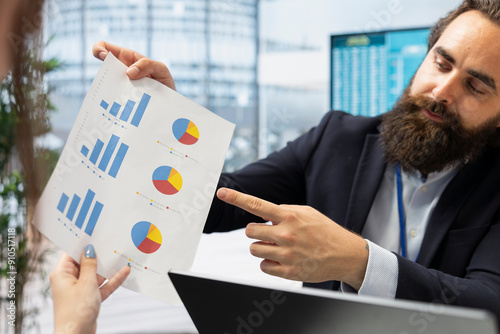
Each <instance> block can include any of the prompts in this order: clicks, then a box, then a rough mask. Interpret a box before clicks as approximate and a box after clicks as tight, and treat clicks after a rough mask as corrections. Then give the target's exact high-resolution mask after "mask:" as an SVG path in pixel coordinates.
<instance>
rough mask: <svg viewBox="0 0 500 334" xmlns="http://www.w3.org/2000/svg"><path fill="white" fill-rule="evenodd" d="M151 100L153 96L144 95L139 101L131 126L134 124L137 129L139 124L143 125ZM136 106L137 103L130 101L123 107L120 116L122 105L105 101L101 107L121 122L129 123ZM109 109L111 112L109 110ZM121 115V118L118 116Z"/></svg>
mask: <svg viewBox="0 0 500 334" xmlns="http://www.w3.org/2000/svg"><path fill="white" fill-rule="evenodd" d="M149 100H151V96H150V95H148V94H146V93H144V94H142V98H141V101H139V104H138V105H137V109H136V110H135V113H134V116H133V117H132V120H131V121H130V124H132V125H133V126H135V127H139V124H140V123H141V120H142V117H143V116H144V113H145V112H146V108H147V107H148V104H149ZM135 105H136V102H134V101H131V100H128V101H127V103H126V104H125V106H124V107H123V110H122V112H121V114H120V110H121V109H122V105H121V104H119V103H117V102H113V103H112V104H111V107H110V104H109V103H108V102H106V101H104V100H102V101H101V104H100V106H101V107H102V108H103V109H104V110H106V111H107V112H109V113H110V114H111V115H113V116H115V117H118V118H119V119H120V120H122V121H124V122H128V121H129V119H130V116H132V112H133V110H134V107H135ZM108 108H109V110H108ZM118 114H120V116H118Z"/></svg>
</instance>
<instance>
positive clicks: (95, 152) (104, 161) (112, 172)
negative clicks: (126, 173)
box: [80, 135, 129, 178]
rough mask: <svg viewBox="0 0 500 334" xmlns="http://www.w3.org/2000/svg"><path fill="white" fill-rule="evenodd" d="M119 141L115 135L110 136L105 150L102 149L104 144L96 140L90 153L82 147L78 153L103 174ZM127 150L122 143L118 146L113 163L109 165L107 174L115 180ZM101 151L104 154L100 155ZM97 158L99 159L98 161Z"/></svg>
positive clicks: (86, 148)
mask: <svg viewBox="0 0 500 334" xmlns="http://www.w3.org/2000/svg"><path fill="white" fill-rule="evenodd" d="M119 141H120V137H118V136H116V135H111V138H110V139H109V141H108V143H107V145H106V148H104V142H103V141H102V140H100V139H97V141H96V143H95V145H94V147H93V149H92V152H90V149H89V148H88V147H87V146H85V145H83V146H82V148H81V150H80V153H81V154H83V156H84V157H86V158H88V159H89V161H90V162H91V163H92V164H93V165H96V166H97V168H99V169H100V170H102V171H103V172H106V170H107V169H108V166H109V163H110V162H111V158H113V154H114V153H115V151H116V147H117V146H118V142H119ZM128 148H129V147H128V145H126V144H124V143H121V144H120V147H119V148H118V152H117V153H116V155H114V158H113V162H112V163H111V167H110V168H109V172H108V174H109V176H111V177H114V178H116V175H117V174H118V172H119V170H120V167H121V165H122V163H123V159H125V155H126V154H127V151H128ZM103 149H104V153H102V151H103ZM101 153H102V157H101ZM89 154H90V156H89ZM99 157H101V159H100V160H99ZM98 160H99V164H98Z"/></svg>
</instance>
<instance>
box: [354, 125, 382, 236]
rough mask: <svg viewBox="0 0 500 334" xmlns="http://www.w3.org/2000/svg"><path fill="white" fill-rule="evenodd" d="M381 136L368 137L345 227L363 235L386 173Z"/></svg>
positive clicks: (372, 135) (370, 135)
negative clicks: (372, 204)
mask: <svg viewBox="0 0 500 334" xmlns="http://www.w3.org/2000/svg"><path fill="white" fill-rule="evenodd" d="M379 138H380V135H375V134H369V135H367V136H366V139H365V144H364V147H363V152H362V153H361V158H360V160H359V163H358V167H357V169H356V176H355V178H354V182H353V185H352V189H351V196H350V198H349V205H348V208H347V214H346V221H345V226H346V227H347V228H348V229H350V230H352V231H354V232H356V233H361V231H362V230H363V226H364V224H365V222H366V218H367V217H368V213H369V212H370V208H371V203H373V200H374V198H375V195H376V193H377V190H378V188H379V185H380V181H381V179H382V176H383V175H384V171H385V162H384V152H383V150H382V147H381V143H380V140H379Z"/></svg>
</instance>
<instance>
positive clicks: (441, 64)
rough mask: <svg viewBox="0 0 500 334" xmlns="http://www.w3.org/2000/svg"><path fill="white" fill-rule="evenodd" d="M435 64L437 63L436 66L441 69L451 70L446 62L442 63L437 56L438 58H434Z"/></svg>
mask: <svg viewBox="0 0 500 334" xmlns="http://www.w3.org/2000/svg"><path fill="white" fill-rule="evenodd" d="M434 64H436V67H437V68H438V69H440V70H449V69H448V68H447V67H446V66H445V64H443V63H441V62H440V61H439V59H437V58H436V59H434Z"/></svg>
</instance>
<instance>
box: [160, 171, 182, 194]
mask: <svg viewBox="0 0 500 334" xmlns="http://www.w3.org/2000/svg"><path fill="white" fill-rule="evenodd" d="M153 184H154V186H155V187H156V189H157V190H158V191H159V192H161V193H162V194H165V195H175V194H177V193H178V192H179V191H180V190H181V188H182V176H181V174H180V173H179V172H178V171H177V170H176V169H175V168H172V167H170V166H161V167H158V168H156V169H155V171H154V172H153Z"/></svg>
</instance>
